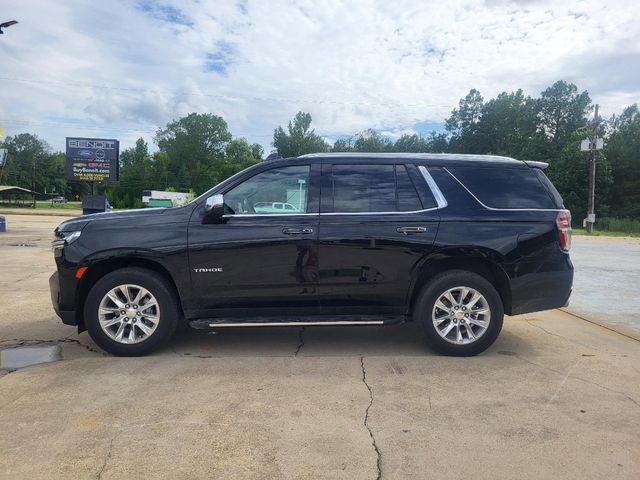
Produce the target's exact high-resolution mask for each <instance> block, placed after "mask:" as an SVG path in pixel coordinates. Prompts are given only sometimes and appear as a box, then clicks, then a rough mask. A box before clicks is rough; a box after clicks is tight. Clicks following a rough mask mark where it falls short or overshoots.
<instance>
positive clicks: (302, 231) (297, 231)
mask: <svg viewBox="0 0 640 480" xmlns="http://www.w3.org/2000/svg"><path fill="white" fill-rule="evenodd" d="M282 233H284V234H286V235H309V234H310V233H313V228H311V227H303V228H283V229H282Z"/></svg>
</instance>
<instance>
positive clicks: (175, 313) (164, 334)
mask: <svg viewBox="0 0 640 480" xmlns="http://www.w3.org/2000/svg"><path fill="white" fill-rule="evenodd" d="M124 284H133V285H139V286H140V287H143V288H145V289H147V290H148V291H149V292H150V293H151V294H152V295H153V296H154V297H155V299H156V300H157V302H158V306H159V311H160V315H159V320H158V323H157V327H156V328H155V331H153V333H152V334H151V335H149V336H148V338H146V339H145V340H142V341H140V342H139V343H131V344H123V343H119V342H118V341H116V340H114V339H112V338H110V337H109V336H108V335H107V334H106V333H105V332H104V331H103V329H102V327H101V326H100V323H99V320H98V309H99V306H100V302H101V301H102V299H103V298H104V296H105V295H106V294H107V293H108V292H109V291H110V290H111V289H113V288H115V287H117V286H118V285H124ZM179 318H180V309H179V307H178V299H177V298H176V294H175V292H174V289H173V287H172V286H171V285H170V284H169V282H167V280H165V279H164V278H163V277H162V276H161V275H159V274H157V273H155V272H153V271H152V270H147V269H144V268H138V267H128V268H122V269H120V270H115V271H113V272H111V273H108V274H107V275H105V276H104V277H102V278H101V279H100V280H98V281H97V282H96V284H95V285H94V286H93V287H92V288H91V290H90V291H89V294H88V295H87V299H86V301H85V304H84V321H85V326H86V327H87V331H88V332H89V335H90V336H91V338H92V339H93V341H94V342H96V344H98V346H100V348H102V349H103V350H105V351H107V352H109V353H111V354H113V355H118V356H126V357H135V356H142V355H146V354H148V353H151V352H153V351H155V350H157V349H158V348H160V347H162V346H163V345H165V344H166V343H167V342H168V341H169V339H170V338H171V337H172V336H173V333H174V332H175V330H176V326H177V324H178V320H179ZM129 328H131V327H129Z"/></svg>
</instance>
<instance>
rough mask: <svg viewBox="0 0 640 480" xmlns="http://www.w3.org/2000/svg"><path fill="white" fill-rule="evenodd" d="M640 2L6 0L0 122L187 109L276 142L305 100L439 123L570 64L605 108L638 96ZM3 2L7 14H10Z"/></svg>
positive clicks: (111, 130) (395, 123) (68, 131)
mask: <svg viewBox="0 0 640 480" xmlns="http://www.w3.org/2000/svg"><path fill="white" fill-rule="evenodd" d="M639 13H640V7H638V6H637V4H636V3H635V2H632V1H627V0H620V1H611V2H596V1H578V0H574V1H567V2H557V1H544V0H520V1H506V0H465V1H458V2H442V1H439V2H435V1H417V0H412V1H408V0H396V1H394V2H388V1H382V0H381V1H375V0H350V1H337V0H336V1H330V0H327V1H322V2H318V1H284V0H283V1H279V0H269V1H266V0H261V1H252V0H242V1H238V0H230V1H224V0H216V1H205V0H200V1H196V0H183V1H177V0H173V1H170V0H168V1H159V0H130V1H124V0H111V1H107V2H91V1H89V0H66V1H65V2H50V1H44V0H30V1H24V0H5V1H4V2H3V8H2V16H3V18H2V21H6V20H10V19H16V20H18V21H19V22H20V23H19V24H18V25H15V26H12V27H10V28H8V29H7V30H6V34H5V35H2V36H1V37H0V65H1V66H2V68H1V69H0V85H1V88H0V127H3V128H4V132H5V135H13V134H16V133H20V132H24V131H28V132H32V133H36V134H38V135H39V136H41V137H42V138H44V139H45V140H47V141H48V142H49V143H50V144H51V145H52V146H53V147H54V148H57V149H61V148H62V146H63V144H64V137H65V136H96V137H114V138H119V139H120V140H121V142H122V147H123V148H126V147H128V146H131V145H133V143H134V142H135V140H136V139H137V138H138V137H143V138H145V139H146V140H148V141H150V142H151V141H152V138H153V133H154V132H155V130H156V129H157V128H158V127H161V126H163V125H165V124H166V123H167V122H169V121H171V120H173V119H176V118H178V117H180V116H182V115H186V114H187V113H190V112H211V113H214V114H217V115H221V116H222V117H224V118H225V120H226V121H227V122H228V124H229V128H230V130H231V132H232V133H233V134H234V135H235V136H244V137H246V138H247V139H248V140H249V141H251V142H257V143H260V144H262V145H263V146H264V147H265V150H266V151H267V152H268V151H269V150H270V149H271V147H270V145H269V144H270V142H271V139H272V134H273V129H274V128H275V127H276V126H278V125H286V123H287V122H288V120H289V119H290V118H291V117H293V115H295V113H296V112H297V111H298V110H304V111H308V112H310V113H311V114H312V116H313V119H314V127H315V128H316V131H317V132H318V133H320V134H321V135H323V136H324V137H326V138H327V139H329V140H332V139H335V138H339V137H343V136H349V135H353V134H356V133H358V132H361V131H363V130H365V129H367V128H374V129H376V130H377V131H380V132H382V133H383V134H385V135H389V136H390V137H392V138H395V137H397V136H399V135H401V134H402V133H414V132H415V133H420V134H423V135H426V134H428V132H429V131H431V130H438V129H442V122H443V120H444V118H446V117H447V116H448V115H449V114H450V112H451V110H452V108H454V107H455V106H456V105H457V103H458V100H459V99H460V98H461V97H463V96H464V95H466V93H467V92H468V91H469V89H471V88H477V89H479V90H480V91H481V93H482V94H483V96H484V97H485V98H490V97H492V96H495V95H497V94H498V93H500V92H501V91H512V90H514V89H517V88H523V89H524V90H525V92H526V93H528V94H532V95H537V94H539V93H540V91H541V90H543V89H544V88H545V87H547V86H549V85H550V84H552V83H553V82H554V81H556V80H558V79H565V80H569V81H573V82H574V83H576V84H577V85H578V87H579V88H580V89H587V90H589V92H590V94H591V97H592V99H593V100H594V101H596V102H598V103H599V104H600V105H601V110H602V112H603V114H604V115H610V114H612V113H616V112H620V111H621V110H622V109H623V108H624V107H625V106H627V105H629V104H631V103H634V102H639V101H640V82H639V81H638V78H640V26H639V25H640V24H639V23H638V21H637V18H638V14H639ZM5 17H6V18H5Z"/></svg>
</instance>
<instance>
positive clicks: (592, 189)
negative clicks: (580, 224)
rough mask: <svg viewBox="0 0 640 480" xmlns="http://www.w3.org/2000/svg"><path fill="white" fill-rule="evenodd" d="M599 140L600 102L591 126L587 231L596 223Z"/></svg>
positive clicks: (591, 230) (590, 230)
mask: <svg viewBox="0 0 640 480" xmlns="http://www.w3.org/2000/svg"><path fill="white" fill-rule="evenodd" d="M597 142H598V104H597V103H596V108H595V111H594V113H593V124H592V126H591V159H590V160H589V200H588V203H587V225H586V227H587V233H591V232H593V224H594V223H595V220H596V218H595V212H594V206H595V196H596V157H597Z"/></svg>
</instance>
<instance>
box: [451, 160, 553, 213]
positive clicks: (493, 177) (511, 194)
mask: <svg viewBox="0 0 640 480" xmlns="http://www.w3.org/2000/svg"><path fill="white" fill-rule="evenodd" d="M448 170H449V171H450V172H451V173H452V174H453V175H454V176H455V177H456V178H457V179H458V180H459V181H460V182H461V183H462V184H463V185H464V186H465V187H466V188H467V189H468V190H469V191H470V192H471V193H473V194H474V195H475V196H476V197H477V198H478V200H480V201H481V202H482V203H484V204H485V205H486V206H487V207H491V208H532V209H535V208H558V207H557V206H556V203H555V201H554V200H553V198H552V197H551V194H550V193H549V191H548V190H547V188H546V187H545V186H544V185H543V184H542V183H541V181H540V179H539V178H538V175H537V174H536V172H535V171H534V170H535V169H533V168H529V167H526V168H504V167H500V168H495V167H454V168H448Z"/></svg>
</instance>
